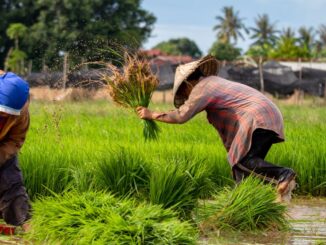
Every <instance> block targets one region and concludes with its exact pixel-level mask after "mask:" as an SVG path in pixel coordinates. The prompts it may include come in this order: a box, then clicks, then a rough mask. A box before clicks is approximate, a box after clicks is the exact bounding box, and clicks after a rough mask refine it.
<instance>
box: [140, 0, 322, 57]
mask: <svg viewBox="0 0 326 245" xmlns="http://www.w3.org/2000/svg"><path fill="white" fill-rule="evenodd" d="M224 6H233V9H234V10H235V11H239V16H240V17H241V18H243V22H244V24H245V25H246V26H247V27H253V26H254V23H255V19H256V18H257V17H258V15H262V14H268V16H269V18H270V20H271V22H272V23H276V27H277V29H279V30H282V29H283V28H285V27H291V28H294V29H295V30H296V31H297V30H298V29H299V28H300V27H301V26H306V27H314V29H315V30H317V29H318V27H319V26H320V25H321V24H325V25H326V14H325V13H326V0H143V2H142V7H143V8H144V9H146V10H147V11H149V12H151V13H153V14H154V15H155V16H156V18H157V21H156V23H155V25H154V30H153V32H152V35H151V37H150V38H149V39H148V41H147V42H146V43H145V44H144V45H143V46H144V48H145V49H150V48H152V47H153V46H155V45H156V44H157V43H159V42H161V41H167V40H169V39H171V38H181V37H188V38H190V39H191V40H193V41H195V42H196V44H197V45H198V47H199V48H200V49H201V51H202V52H203V53H204V54H205V53H207V52H208V50H209V48H210V47H211V45H212V43H213V42H214V41H215V40H216V32H214V31H213V27H214V26H215V25H216V24H217V20H216V16H218V15H221V13H222V12H221V9H222V8H223V7H224ZM252 42H253V41H252V40H250V39H249V37H248V38H246V40H241V39H240V40H239V41H238V43H237V46H238V47H240V48H241V49H242V50H246V49H247V48H248V47H249V45H250V44H251V43H252Z"/></svg>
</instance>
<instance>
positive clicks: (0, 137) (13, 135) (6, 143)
mask: <svg viewBox="0 0 326 245" xmlns="http://www.w3.org/2000/svg"><path fill="white" fill-rule="evenodd" d="M28 106H29V101H27V102H26V104H25V105H24V107H23V109H22V110H21V113H20V115H19V116H14V115H9V116H8V117H7V120H6V121H5V123H4V125H3V127H2V128H0V166H2V165H3V164H4V163H5V162H6V161H7V160H9V159H11V158H12V157H13V156H15V155H17V153H18V152H19V150H20V148H21V147H22V145H23V144H24V141H25V136H26V133H27V131H28V128H29V121H30V119H29V110H28Z"/></svg>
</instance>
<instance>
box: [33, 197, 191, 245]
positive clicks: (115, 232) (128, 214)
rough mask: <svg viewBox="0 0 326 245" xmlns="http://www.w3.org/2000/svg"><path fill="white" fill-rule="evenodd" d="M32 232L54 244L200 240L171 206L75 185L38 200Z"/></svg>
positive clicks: (38, 240)
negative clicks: (91, 190)
mask: <svg viewBox="0 0 326 245" xmlns="http://www.w3.org/2000/svg"><path fill="white" fill-rule="evenodd" d="M31 227H32V228H31V231H30V232H29V233H28V234H27V237H28V238H29V239H31V240H33V243H34V242H40V243H41V244H44V242H46V243H49V244H57V243H59V244H77V243H78V244H195V241H196V238H197V234H196V230H195V228H193V227H192V226H191V225H190V224H189V223H187V222H181V221H179V220H178V219H177V218H176V214H175V213H174V212H173V211H171V210H169V209H162V208H161V207H160V206H157V205H149V204H145V203H140V204H138V203H136V202H135V201H133V200H130V199H118V198H116V197H114V196H113V195H111V194H105V193H102V192H84V193H78V192H76V191H73V192H66V193H64V194H63V195H56V196H54V197H46V198H41V199H40V200H38V201H36V202H34V203H33V218H32V221H31Z"/></svg>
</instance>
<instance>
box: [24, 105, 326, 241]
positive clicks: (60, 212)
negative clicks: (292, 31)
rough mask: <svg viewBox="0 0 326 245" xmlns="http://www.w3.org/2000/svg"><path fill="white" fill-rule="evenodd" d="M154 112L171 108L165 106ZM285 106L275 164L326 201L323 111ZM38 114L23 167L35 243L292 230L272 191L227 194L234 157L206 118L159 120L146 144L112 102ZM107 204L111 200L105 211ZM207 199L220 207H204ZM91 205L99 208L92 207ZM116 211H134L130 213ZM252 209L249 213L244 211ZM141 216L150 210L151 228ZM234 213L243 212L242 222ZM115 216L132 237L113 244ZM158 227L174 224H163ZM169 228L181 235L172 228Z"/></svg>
mask: <svg viewBox="0 0 326 245" xmlns="http://www.w3.org/2000/svg"><path fill="white" fill-rule="evenodd" d="M152 108H153V109H156V110H168V109H170V108H169V107H168V106H167V105H160V104H155V105H152ZM280 108H281V110H282V112H283V115H284V119H285V128H286V137H287V138H286V142H285V143H281V144H277V145H274V146H273V148H272V150H271V151H270V153H269V155H268V156H267V158H268V159H269V160H271V161H272V162H275V163H278V164H280V165H284V166H289V167H292V168H293V169H294V170H295V171H296V172H297V174H298V179H297V181H298V184H299V185H298V187H297V189H296V191H295V194H296V195H305V196H306V195H309V196H325V195H326V173H325V171H326V154H325V152H326V125H325V124H323V123H322V122H323V120H325V119H326V112H325V110H324V108H318V107H315V108H312V107H296V106H281V107H280ZM31 115H32V119H31V128H30V131H29V133H28V137H27V140H26V143H25V145H24V147H23V149H22V151H21V154H20V165H21V168H22V171H23V175H24V179H25V184H26V188H27V190H28V193H29V195H30V197H31V199H32V205H33V210H34V214H33V217H34V218H33V219H32V225H33V226H32V227H33V230H32V233H30V235H31V236H29V238H30V239H33V240H34V241H39V242H42V241H47V242H48V243H49V244H51V242H58V243H60V242H62V241H63V240H62V239H64V237H65V236H69V237H70V238H71V241H72V243H73V241H79V242H80V241H81V240H80V239H82V238H83V239H85V244H89V243H98V244H101V241H116V242H117V243H119V244H166V243H169V241H171V242H170V243H171V244H174V241H177V243H178V244H191V243H195V241H196V239H198V235H199V234H200V233H201V232H202V228H203V227H204V228H203V230H207V229H210V228H213V229H214V230H216V229H224V228H227V229H231V230H232V229H240V230H256V229H263V230H264V229H267V230H273V229H276V230H282V229H284V228H286V227H287V226H288V224H287V222H286V220H285V216H284V214H285V212H286V209H285V207H284V206H282V205H278V204H275V203H274V200H275V193H274V192H273V188H271V187H270V186H264V187H261V184H260V183H258V182H255V181H253V180H250V179H249V181H248V183H247V184H245V185H243V186H242V185H240V186H239V187H237V188H235V189H232V188H231V189H230V188H229V187H234V182H233V180H232V177H231V169H230V167H229V165H228V163H227V161H226V151H225V149H224V148H223V145H222V143H221V142H220V139H219V136H218V134H217V132H216V131H215V129H214V128H213V127H211V126H210V125H209V124H208V123H207V122H206V118H205V113H202V114H201V115H198V116H197V117H195V118H194V119H193V120H191V121H190V122H188V123H186V124H183V125H169V124H162V123H160V124H159V127H160V128H161V133H160V137H159V139H158V140H157V141H146V140H145V139H144V137H143V134H142V129H143V122H142V121H141V120H139V118H138V117H137V115H136V114H135V113H134V112H133V111H128V110H126V109H120V108H117V107H115V106H114V105H113V104H111V103H109V102H107V101H96V102H95V101H85V102H74V103H73V102H62V103H48V102H47V103H42V102H32V103H31ZM307 115H309V116H307ZM253 186H255V187H254V188H253ZM248 195H249V196H250V197H251V198H248ZM86 199H90V200H89V202H90V203H88V202H87V201H86ZM108 199H112V202H109V203H108V204H104V203H103V200H108ZM201 200H211V201H212V202H213V203H214V205H213V206H212V205H206V206H204V208H203V205H201V204H202V201H201ZM226 200H227V201H226ZM92 202H93V204H94V203H95V204H96V205H99V204H101V205H99V206H96V205H95V206H94V207H92V205H93V204H92ZM113 202H114V204H112V203H113ZM120 202H121V204H119V203H120ZM82 203H84V204H82ZM58 204H60V205H58ZM109 204H110V205H111V204H112V205H113V206H112V205H111V206H110V205H109ZM117 205H118V206H119V205H125V207H127V206H128V208H126V210H129V211H128V212H129V213H128V214H127V213H124V212H122V211H121V209H119V208H117ZM45 207H47V208H48V209H47V208H45ZM244 207H246V210H247V211H248V212H241V211H240V210H243V209H244ZM248 207H252V208H251V209H250V208H248ZM45 209H47V210H46V213H44V212H45V211H44V210H45ZM102 209H103V210H104V211H103V210H102ZM108 210H111V211H108ZM119 210H120V211H119ZM164 210H168V211H166V213H165V211H164ZM221 210H222V211H221ZM142 212H144V213H148V215H149V216H147V218H148V219H149V221H148V220H147V221H148V222H149V223H148V222H147V221H145V220H143V219H142V218H143V214H141V213H142ZM234 212H237V213H241V215H240V216H238V217H235V216H234V215H233V214H234ZM104 213H109V214H108V215H106V216H103V215H102V214H104ZM266 214H267V215H266ZM77 216H78V217H77ZM95 216H96V217H98V218H94V217H95ZM102 216H103V217H102ZM92 217H93V218H92ZM119 217H120V218H119ZM121 217H123V219H121ZM112 219H115V220H118V221H119V222H124V225H125V230H124V233H123V237H124V238H123V239H124V240H114V239H118V238H119V236H120V235H121V233H119V232H117V233H114V231H112V232H108V231H106V229H105V227H108V225H109V223H110V222H111V221H112ZM155 220H156V221H157V220H160V221H159V222H158V223H160V222H166V223H165V224H166V226H165V225H164V224H162V227H160V226H158V224H156V225H155V224H154V223H155V222H154V221H155ZM47 221H49V222H47ZM152 221H153V222H152ZM182 221H186V223H182ZM207 221H208V222H207ZM71 222H73V224H71ZM74 222H79V223H78V224H77V223H74ZM146 222H147V223H146ZM259 222H260V223H259ZM170 224H171V225H174V226H175V228H173V230H171V229H168V228H167V226H169V225H170ZM258 224H259V225H258ZM56 225H57V226H56ZM119 225H120V226H119ZM151 226H153V227H151ZM117 227H120V228H121V223H119V224H118V223H117ZM117 227H115V228H116V229H118V228H117ZM115 228H112V229H113V230H114V229H115ZM120 228H119V229H120ZM110 229H111V228H110ZM112 229H111V230H112ZM50 231H52V233H51V232H50ZM88 231H90V232H88ZM148 231H151V232H148ZM152 231H153V232H152ZM174 231H175V232H176V233H175V232H174ZM205 232H206V231H205ZM86 233H87V234H88V235H87V236H86V235H85V234H86ZM45 234H49V235H48V236H46V235H45ZM147 235H148V236H147ZM147 239H148V240H147ZM169 239H172V240H169ZM97 240H98V242H97ZM90 241H92V242H90ZM146 241H149V242H146Z"/></svg>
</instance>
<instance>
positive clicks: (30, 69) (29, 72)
mask: <svg viewBox="0 0 326 245" xmlns="http://www.w3.org/2000/svg"><path fill="white" fill-rule="evenodd" d="M32 69H33V61H32V60H29V61H28V70H27V74H28V75H31V73H32Z"/></svg>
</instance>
